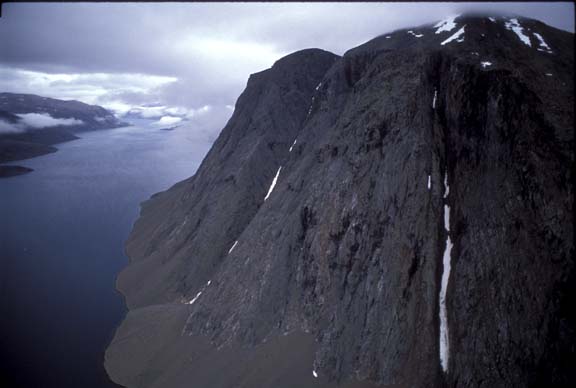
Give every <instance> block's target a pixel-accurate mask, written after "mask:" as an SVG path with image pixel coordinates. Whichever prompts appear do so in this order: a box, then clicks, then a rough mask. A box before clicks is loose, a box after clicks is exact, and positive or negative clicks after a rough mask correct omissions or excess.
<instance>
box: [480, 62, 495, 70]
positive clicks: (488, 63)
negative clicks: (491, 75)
mask: <svg viewBox="0 0 576 388" xmlns="http://www.w3.org/2000/svg"><path fill="white" fill-rule="evenodd" d="M480 64H481V65H482V67H483V68H484V69H485V68H487V67H488V66H492V62H480Z"/></svg>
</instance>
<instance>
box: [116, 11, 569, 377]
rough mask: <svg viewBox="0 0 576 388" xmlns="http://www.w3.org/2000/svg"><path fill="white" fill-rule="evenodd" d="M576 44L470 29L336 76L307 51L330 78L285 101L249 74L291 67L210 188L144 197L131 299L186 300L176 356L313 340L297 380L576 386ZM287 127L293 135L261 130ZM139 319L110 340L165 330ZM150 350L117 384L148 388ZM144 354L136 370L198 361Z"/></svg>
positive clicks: (348, 65) (342, 62)
mask: <svg viewBox="0 0 576 388" xmlns="http://www.w3.org/2000/svg"><path fill="white" fill-rule="evenodd" d="M572 44H573V35H572V34H569V33H566V32H563V31H559V30H556V29H553V28H551V27H548V26H546V25H544V24H542V23H540V22H537V21H534V20H526V19H522V18H504V17H485V16H479V15H467V16H462V17H458V18H455V19H454V18H452V19H448V20H446V21H443V22H440V23H438V24H436V25H427V26H423V27H419V28H414V29H411V30H401V31H396V32H393V33H391V34H387V35H383V36H381V37H378V38H376V39H374V40H372V41H370V42H368V43H366V44H364V45H362V46H360V47H358V48H355V49H353V50H350V51H349V52H347V53H346V54H345V55H344V57H342V58H341V59H339V60H337V61H336V62H335V63H334V64H333V65H332V66H331V67H330V65H331V64H332V63H333V62H334V57H333V56H331V55H329V54H326V53H324V52H322V53H321V54H320V52H318V53H317V54H316V52H314V53H315V56H314V57H313V58H312V57H310V58H311V60H310V63H311V64H312V63H317V64H318V63H321V64H322V66H318V67H315V68H316V69H317V71H316V72H315V73H310V70H306V74H307V77H308V78H306V80H307V82H302V83H301V84H297V83H294V82H291V83H289V84H288V85H286V86H285V88H282V87H280V88H279V92H278V95H276V94H270V92H267V93H265V94H264V95H262V94H261V92H256V91H255V90H261V89H257V88H256V86H255V85H254V84H255V82H254V80H255V79H256V78H257V77H262V74H272V73H273V72H274V71H275V67H280V66H279V64H280V63H282V61H283V60H281V61H279V63H277V64H276V65H275V67H273V68H272V69H271V70H269V71H268V72H267V73H260V74H259V75H257V76H255V77H254V76H253V77H252V78H251V81H249V83H248V87H247V89H246V91H245V92H244V94H243V95H242V96H241V97H240V99H239V101H238V104H237V111H236V112H235V114H234V116H233V117H232V119H231V121H230V123H229V124H228V125H227V127H226V128H225V129H224V130H223V132H222V134H221V135H220V137H219V139H218V140H217V142H216V143H215V145H214V147H213V149H212V150H211V151H210V153H209V155H208V156H207V157H206V160H205V162H204V163H203V165H202V166H201V167H200V169H199V171H198V172H197V174H196V175H195V176H194V177H192V178H190V179H189V180H188V181H185V182H182V183H179V184H177V185H176V186H174V187H173V188H172V189H170V190H168V191H166V192H164V193H162V194H160V195H158V196H157V197H155V198H153V199H151V200H150V201H149V202H147V203H146V204H145V205H144V207H143V211H142V217H141V218H140V219H139V221H138V222H137V224H136V226H135V229H134V232H133V234H132V236H131V239H130V241H129V243H128V253H129V255H130V256H131V258H132V260H133V262H132V263H131V265H130V266H129V267H128V268H127V269H126V270H125V271H124V272H123V273H122V275H121V277H120V279H119V286H120V289H121V290H122V291H123V292H124V293H125V295H127V300H128V302H129V305H130V306H131V307H132V308H135V307H142V309H136V310H134V311H135V312H137V311H139V310H140V311H147V309H150V308H152V307H145V306H150V305H153V304H159V303H162V304H165V305H166V306H168V305H170V306H172V307H170V308H173V309H175V310H177V311H178V314H180V318H179V320H178V324H175V327H176V328H177V329H175V330H173V332H178V335H175V337H174V338H176V339H174V342H175V343H180V342H179V340H178V339H177V338H183V337H181V336H180V331H182V335H184V336H185V337H186V335H188V336H189V337H186V338H203V339H204V340H209V341H210V343H211V344H212V345H213V346H214V349H220V350H219V351H220V352H223V353H222V354H226V349H232V348H234V347H236V346H240V347H241V348H244V349H253V351H254V352H258V351H262V350H261V349H262V347H263V346H264V345H263V344H267V343H270V342H271V341H277V340H278V338H282V336H284V335H287V334H288V335H298V334H297V333H300V332H304V333H308V335H309V336H312V337H313V338H315V339H316V342H317V344H316V346H313V347H310V348H306V350H305V351H303V352H304V353H305V354H309V353H310V352H313V353H314V356H313V357H312V359H313V365H310V369H313V371H314V372H313V375H312V376H309V380H306V381H305V382H303V383H302V384H303V385H298V386H321V384H329V385H328V386H334V385H336V384H337V383H338V382H340V383H342V384H344V383H346V381H348V383H346V384H350V381H352V382H353V381H366V382H374V383H377V384H382V385H386V386H407V387H430V386H442V385H448V386H455V387H456V386H458V387H476V386H494V387H496V386H502V387H504V386H537V385H538V384H543V383H552V382H554V383H568V382H573V381H574V380H575V377H574V372H573V371H572V370H571V369H570V366H569V365H568V364H567V361H566V360H568V359H569V357H570V356H574V340H575V332H574V327H575V326H574V316H573V313H572V312H571V311H570V310H569V308H568V307H567V306H568V305H567V303H568V302H567V301H568V300H569V297H570V296H572V295H574V286H573V285H574V261H573V253H574V252H573V250H574V245H573V237H572V234H573V226H572V222H571V221H572V220H571V218H570V217H571V214H572V206H573V198H572V197H573V186H572V178H573V176H572V175H571V174H572V172H571V171H572V167H573V149H572V147H573V132H572V131H573V119H574V115H573V102H574V101H573V73H572V70H571V69H572V65H573V48H572ZM309 53H310V52H307V54H309ZM296 55H298V54H294V56H296ZM300 55H302V54H300ZM288 58H291V57H287V58H286V59H285V60H287V59H288ZM310 67H312V65H310ZM328 67H330V69H329V70H328ZM284 69H285V70H284V71H285V75H284V76H283V77H281V78H282V79H283V80H284V79H289V78H290V77H301V76H302V74H304V73H301V71H302V70H303V69H302V67H301V66H299V65H297V66H287V67H286V68H284ZM276 71H277V69H276ZM310 74H314V75H313V76H312V75H310ZM320 81H321V82H320ZM305 85H307V86H305ZM294 88H295V89H296V90H299V91H300V92H299V93H297V92H295V91H293V89H294ZM265 89H266V90H268V89H267V88H265ZM285 94H288V95H293V96H297V98H294V99H293V100H292V101H293V102H291V103H290V106H293V107H294V108H293V110H292V111H291V112H290V113H288V112H287V108H286V107H282V106H278V105H279V104H278V103H275V101H277V100H281V101H287V97H284V95H285ZM262 101H265V103H263V102H262ZM271 101H272V102H274V103H273V104H269V102H271ZM249 103H250V104H249ZM245 104H246V105H250V106H254V104H255V105H257V106H259V107H261V110H258V108H255V109H254V110H249V109H247V108H245V107H244V105H245ZM290 115H291V116H292V120H289V119H288V117H287V116H290ZM274 120H276V122H277V123H281V125H283V126H285V127H283V128H285V129H282V130H274V131H273V132H269V131H266V128H270V126H271V125H270V124H268V123H269V122H273V121H274ZM277 125H278V124H277ZM235 139H236V140H235ZM246 142H248V144H250V145H251V147H246V146H243V144H246ZM260 142H265V143H266V144H270V143H272V144H278V146H277V147H273V146H268V147H266V146H260V144H261V143H260ZM227 144H234V146H233V147H231V148H226V145H227ZM246 149H249V150H250V151H251V152H247V151H246ZM240 178H241V179H240ZM216 209H217V210H216ZM154 308H158V307H154ZM166 308H168V307H166ZM135 312H131V313H130V314H129V316H128V319H127V321H126V322H125V324H124V325H123V326H122V327H121V328H120V330H119V334H117V337H118V336H120V335H127V336H128V337H130V334H128V333H130V332H131V330H132V329H133V331H132V333H143V331H142V330H144V331H145V330H146V327H145V326H146V325H147V324H150V323H152V322H154V324H159V325H160V324H161V323H160V322H159V321H158V320H155V319H154V318H150V317H147V318H146V319H144V318H136V317H135V315H134V314H135ZM174 314H176V313H174ZM168 315H170V314H168ZM172 316H175V315H172ZM184 322H186V324H185V325H184ZM134 328H136V329H134ZM441 334H442V335H441ZM131 337H132V338H133V337H134V334H132V336H131ZM182 341H184V340H182ZM146 346H147V345H142V343H141V342H139V341H138V340H134V341H133V342H132V343H131V344H130V345H125V344H123V343H122V342H118V341H113V342H112V344H111V347H110V349H109V351H108V354H107V368H108V370H109V373H111V376H112V377H113V378H114V377H115V376H117V380H118V381H119V382H121V383H122V382H125V383H126V382H127V381H134V380H131V378H132V377H133V376H134V375H135V374H134V372H126V370H123V368H122V361H121V359H122V357H123V356H126V355H127V354H131V353H132V352H137V351H138V349H141V348H143V347H146ZM190 347H193V345H190ZM147 349H148V351H149V352H150V354H153V355H155V356H150V358H148V359H147V360H146V361H143V362H140V363H139V364H138V366H135V367H134V368H136V370H138V371H140V372H139V373H144V372H143V371H146V370H149V369H150V368H156V370H158V369H157V368H158V365H159V364H158V363H159V362H161V360H164V361H166V360H167V359H176V358H177V357H178V355H180V356H183V355H185V354H187V352H189V351H190V350H185V349H186V346H182V348H181V349H180V350H178V351H176V350H174V349H175V347H174V346H173V345H164V346H162V345H158V347H157V348H154V349H150V348H147ZM303 349H304V348H303ZM213 351H214V352H217V350H213ZM162 352H164V353H163V354H164V356H158V354H160V353H162ZM168 354H169V356H168ZM214 357H216V358H217V356H214ZM200 358H202V357H200ZM200 358H199V359H200ZM199 359H195V360H199ZM195 362H196V361H195ZM195 362H192V364H191V365H188V366H182V367H181V368H182V370H180V369H179V372H175V371H171V372H166V373H167V374H168V375H172V376H175V375H178V374H179V375H180V376H184V375H183V374H182V373H184V372H183V370H185V369H186V368H193V367H194V366H193V365H194V364H195ZM198 362H200V361H198ZM252 367H254V365H252ZM294 370H296V369H294ZM298 370H300V369H298ZM159 375H160V376H164V377H162V378H165V377H166V374H163V373H162V372H159ZM131 376H132V377H131ZM317 376H318V379H315V378H314V377H317ZM159 378H160V377H154V378H149V379H140V380H138V384H140V385H141V386H154V384H157V383H158V381H160V380H159ZM187 379H188V383H194V375H193V374H191V375H187ZM190 379H191V380H190ZM173 381H175V380H173ZM178 381H181V382H182V385H184V382H185V381H186V379H185V378H184V377H182V378H181V379H180V380H178ZM130 384H131V383H130ZM130 384H127V385H130ZM357 384H360V383H357ZM135 386H136V385H135ZM172 386H180V385H178V383H176V382H173V384H172ZM211 386H222V387H224V386H226V384H222V385H218V384H215V385H211ZM247 386H250V384H249V383H248V385H247ZM253 386H281V385H253ZM286 386H290V385H289V384H288V385H286ZM293 386H294V385H293Z"/></svg>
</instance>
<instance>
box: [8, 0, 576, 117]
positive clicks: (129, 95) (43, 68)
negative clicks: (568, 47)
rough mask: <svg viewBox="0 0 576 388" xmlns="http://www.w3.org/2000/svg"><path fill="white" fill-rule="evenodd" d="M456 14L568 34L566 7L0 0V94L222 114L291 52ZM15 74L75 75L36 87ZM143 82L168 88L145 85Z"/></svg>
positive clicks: (336, 47)
mask: <svg viewBox="0 0 576 388" xmlns="http://www.w3.org/2000/svg"><path fill="white" fill-rule="evenodd" d="M463 9H465V10H467V9H485V10H491V11H498V12H503V13H514V14H520V15H524V16H527V17H534V18H537V19H540V20H542V21H544V22H546V23H548V24H551V25H553V26H556V27H558V28H563V29H567V30H570V31H573V30H574V18H573V5H572V3H300V4H294V3H233V4H230V3H228V4H223V3H157V4H144V3H140V4H137V3H124V4H113V3H92V4H91V3H73V4H70V3H52V4H38V3H35V4H32V3H28V4H21V3H20V4H19V3H7V4H4V6H3V16H2V18H1V19H0V36H2V37H9V38H7V39H4V38H3V39H0V65H1V66H3V67H4V69H12V70H11V71H12V73H13V74H9V73H10V71H7V70H4V71H3V70H2V69H1V68H0V75H1V76H2V79H0V90H2V89H4V90H6V89H9V90H10V91H15V92H18V91H20V92H30V93H35V92H36V93H37V94H43V93H44V95H48V96H51V97H56V98H58V97H59V96H66V97H67V98H76V99H80V100H84V101H86V102H89V103H112V102H114V103H123V104H127V105H141V104H145V103H158V104H162V105H166V106H175V107H185V108H188V109H199V108H200V107H202V106H205V105H209V106H212V107H217V106H222V107H223V106H225V105H232V104H234V101H235V100H236V98H237V97H238V95H239V94H240V92H241V91H242V89H243V88H244V87H245V85H246V81H247V79H248V76H249V74H250V73H254V72H257V71H261V70H263V69H265V68H268V67H270V66H271V65H272V64H273V63H274V61H275V60H277V59H279V58H280V57H282V56H283V55H286V54H288V53H290V52H292V51H296V50H300V49H303V48H309V47H318V48H323V49H326V50H329V51H332V52H335V53H337V54H343V53H344V52H345V51H346V50H348V49H350V48H352V47H354V46H356V45H359V44H361V43H363V42H366V41H368V40H370V39H372V38H374V37H375V36H378V35H380V34H383V33H386V32H390V31H392V30H395V29H398V28H404V27H407V26H411V25H420V24H425V23H432V22H435V21H437V20H440V19H442V18H443V17H444V16H446V15H447V14H450V13H453V12H456V11H462V10H463ZM17 70H20V71H21V70H33V71H38V72H44V73H67V74H80V75H82V74H84V76H79V77H76V78H75V79H73V80H66V79H64V80H58V81H54V82H44V83H42V82H39V81H37V80H36V81H34V82H32V81H31V79H30V78H29V77H28V78H26V77H23V76H22V74H16V72H17ZM96 74H99V75H96ZM4 75H6V76H7V77H6V78H4ZM115 75H116V76H115ZM152 76H165V77H174V79H177V81H176V82H166V83H154V82H149V81H147V79H148V78H146V77H152ZM16 89H20V90H16Z"/></svg>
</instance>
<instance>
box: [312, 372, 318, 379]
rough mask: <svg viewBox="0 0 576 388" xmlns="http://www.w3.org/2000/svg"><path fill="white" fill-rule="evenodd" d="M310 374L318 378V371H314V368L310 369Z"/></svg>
mask: <svg viewBox="0 0 576 388" xmlns="http://www.w3.org/2000/svg"><path fill="white" fill-rule="evenodd" d="M312 376H314V378H318V373H316V371H315V370H313V371H312Z"/></svg>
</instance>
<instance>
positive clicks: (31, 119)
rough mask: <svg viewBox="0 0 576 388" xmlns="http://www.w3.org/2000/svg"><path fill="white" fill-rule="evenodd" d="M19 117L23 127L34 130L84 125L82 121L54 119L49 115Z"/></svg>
mask: <svg viewBox="0 0 576 388" xmlns="http://www.w3.org/2000/svg"><path fill="white" fill-rule="evenodd" d="M18 116H19V117H20V118H21V119H22V124H23V125H25V126H26V127H30V128H34V129H40V128H49V127H58V126H62V125H63V126H69V125H80V124H84V122H83V121H82V120H77V119H74V118H67V119H65V118H54V117H52V116H50V115H49V114H48V113H24V114H19V115H18Z"/></svg>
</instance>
